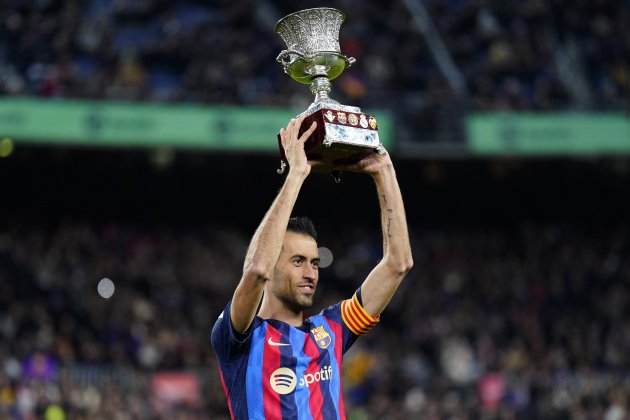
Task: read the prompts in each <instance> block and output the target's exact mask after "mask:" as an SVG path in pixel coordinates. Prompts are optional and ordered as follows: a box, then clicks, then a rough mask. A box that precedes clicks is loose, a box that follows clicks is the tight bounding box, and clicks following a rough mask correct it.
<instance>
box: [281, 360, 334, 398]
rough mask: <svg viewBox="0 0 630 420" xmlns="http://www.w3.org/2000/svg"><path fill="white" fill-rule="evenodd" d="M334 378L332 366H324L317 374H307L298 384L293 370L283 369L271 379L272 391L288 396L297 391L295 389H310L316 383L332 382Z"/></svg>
mask: <svg viewBox="0 0 630 420" xmlns="http://www.w3.org/2000/svg"><path fill="white" fill-rule="evenodd" d="M332 377H333V368H332V366H331V365H328V366H324V367H323V368H321V369H320V370H319V371H317V372H313V373H306V374H304V376H302V377H301V378H300V381H299V382H298V380H297V377H296V376H295V372H293V370H291V369H289V368H286V367H281V368H278V369H276V370H275V371H274V372H273V373H272V374H271V377H270V378H269V384H270V385H271V389H273V390H274V391H276V392H277V393H278V394H280V395H286V394H289V393H291V392H293V391H294V390H295V388H308V387H310V386H311V384H313V383H315V382H322V381H330V380H331V379H332Z"/></svg>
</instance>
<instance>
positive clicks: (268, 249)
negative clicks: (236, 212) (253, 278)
mask: <svg viewBox="0 0 630 420" xmlns="http://www.w3.org/2000/svg"><path fill="white" fill-rule="evenodd" d="M304 179H305V176H303V175H300V174H296V173H292V172H289V174H288V175H287V178H286V180H285V182H284V185H283V186H282V188H281V190H280V192H279V193H278V195H277V196H276V198H275V200H274V201H273V203H272V205H271V207H270V208H269V210H268V211H267V213H266V214H265V216H264V217H263V220H262V222H261V223H260V225H259V226H258V228H257V229H256V232H255V233H254V236H253V237H252V240H251V242H250V245H249V249H248V251H247V255H246V256H245V264H244V266H243V271H244V272H248V271H253V272H254V273H256V275H259V276H261V277H262V278H264V279H268V278H269V276H270V275H271V270H273V267H274V265H275V264H276V261H277V260H278V256H279V255H280V250H281V247H282V240H283V238H284V234H285V231H286V227H287V224H288V222H289V218H290V217H291V212H292V211H293V207H294V205H295V202H296V200H297V197H298V194H299V192H300V188H301V187H302V184H303V183H304Z"/></svg>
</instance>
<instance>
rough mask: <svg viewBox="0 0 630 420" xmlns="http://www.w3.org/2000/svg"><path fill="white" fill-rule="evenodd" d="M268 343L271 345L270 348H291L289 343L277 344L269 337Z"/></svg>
mask: <svg viewBox="0 0 630 420" xmlns="http://www.w3.org/2000/svg"><path fill="white" fill-rule="evenodd" d="M267 343H269V345H270V346H290V345H291V344H287V343H276V342H275V341H273V340H272V339H271V337H269V340H267Z"/></svg>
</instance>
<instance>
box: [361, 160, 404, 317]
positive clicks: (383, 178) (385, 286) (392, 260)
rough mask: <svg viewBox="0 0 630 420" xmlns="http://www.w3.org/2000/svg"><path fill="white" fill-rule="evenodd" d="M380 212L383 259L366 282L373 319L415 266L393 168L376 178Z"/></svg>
mask: <svg viewBox="0 0 630 420" xmlns="http://www.w3.org/2000/svg"><path fill="white" fill-rule="evenodd" d="M373 177H374V181H375V183H376V191H377V193H378V199H379V203H380V209H381V230H382V232H383V259H382V260H381V262H380V263H378V265H377V266H376V267H374V269H373V270H372V272H370V274H369V275H368V277H367V278H366V279H365V281H364V282H363V285H362V286H361V293H362V294H361V296H362V299H363V308H364V309H365V310H366V311H367V312H368V313H369V314H371V315H378V314H380V313H381V312H382V311H383V310H384V309H385V307H386V306H387V304H388V303H389V301H390V300H391V298H392V296H393V295H394V293H395V292H396V290H397V289H398V286H399V285H400V282H401V281H402V280H403V278H404V277H405V275H406V274H407V272H408V271H409V270H410V269H411V267H412V265H413V259H412V256H411V245H410V243H409V233H408V232H407V220H406V216H405V208H404V206H403V201H402V196H401V194H400V188H399V187H398V181H397V180H396V173H395V171H394V168H393V167H392V166H391V165H387V166H386V167H385V168H383V169H381V170H379V171H378V172H376V173H375V174H374V175H373Z"/></svg>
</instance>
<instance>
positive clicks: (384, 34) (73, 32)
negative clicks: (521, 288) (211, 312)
mask: <svg viewBox="0 0 630 420" xmlns="http://www.w3.org/2000/svg"><path fill="white" fill-rule="evenodd" d="M424 3H425V4H426V7H427V9H428V11H429V13H430V15H431V17H432V19H433V21H434V23H435V27H436V29H437V30H438V32H439V34H440V35H441V37H442V38H443V40H444V43H445V45H446V47H447V50H448V51H449V52H450V55H451V56H452V58H453V60H454V62H455V64H456V66H457V68H458V69H459V71H460V72H461V76H462V77H463V80H464V81H465V86H463V89H462V90H461V91H460V92H455V91H453V88H452V87H451V85H450V84H449V83H447V80H446V79H445V78H444V77H443V76H442V75H441V73H440V71H439V68H438V66H436V64H435V61H434V59H433V58H432V56H431V53H430V48H428V45H427V42H425V38H424V36H423V35H422V33H421V32H420V30H419V29H418V28H417V27H416V26H415V23H414V18H413V17H412V14H411V13H410V11H409V10H408V9H407V8H406V6H405V5H404V2H388V1H384V0H379V1H373V2H370V3H369V6H368V5H364V3H363V2H360V1H357V0H341V1H339V2H337V3H335V6H336V7H338V8H340V9H342V10H343V11H345V12H346V14H347V16H348V19H347V23H346V24H345V25H344V26H343V27H342V30H341V45H342V47H341V50H342V52H344V53H345V54H347V55H348V56H355V57H356V58H358V60H359V61H358V63H357V65H356V66H355V67H354V68H352V69H351V70H349V71H346V72H345V73H344V74H343V75H342V76H341V78H340V80H339V81H337V82H335V83H334V90H335V92H334V94H333V95H334V96H335V97H336V98H337V99H339V100H342V103H351V104H353V105H359V106H366V107H370V106H373V107H391V106H394V107H397V108H399V109H406V110H407V112H409V113H412V114H415V115H416V117H417V116H419V115H425V114H426V112H429V111H430V110H431V109H433V108H434V107H435V106H437V105H440V104H448V103H452V102H453V101H454V100H455V99H456V97H463V98H465V100H466V103H467V106H469V107H471V108H473V109H482V110H493V109H519V110H548V109H557V108H571V107H576V106H581V107H584V106H589V105H590V106H593V107H594V106H597V107H599V108H601V107H607V108H610V107H614V108H618V107H627V106H628V100H627V98H628V97H629V93H630V90H629V89H630V63H629V59H628V57H630V36H629V35H628V31H627V28H628V23H629V22H630V5H629V4H628V2H627V1H616V0H597V1H592V0H578V1H574V2H570V7H567V5H568V3H567V2H566V1H561V0H554V1H542V0H529V1H524V2H520V1H518V2H517V1H510V2H499V1H492V0H450V1H447V2H444V1H437V0H431V1H427V2H424ZM317 6H321V4H319V3H316V2H312V1H274V2H272V1H239V2H232V1H226V0H215V1H211V2H208V1H200V0H198V1H195V0H185V1H178V2H169V1H166V0H38V1H30V0H2V1H1V2H0V34H1V36H0V92H2V93H3V94H5V95H36V96H43V97H64V98H66V97H69V98H90V99H117V100H120V99H122V100H142V101H184V102H200V103H221V104H242V105H263V106H268V105H277V106H287V105H299V106H300V107H303V106H304V104H306V103H308V102H310V100H311V99H310V93H308V89H307V88H306V86H300V85H298V84H297V83H296V82H294V81H291V80H290V79H289V77H288V76H287V75H285V74H283V72H282V69H281V67H280V66H279V65H278V64H277V63H276V62H275V57H276V55H277V54H278V53H279V52H280V50H281V49H283V48H285V46H284V45H283V43H282V41H281V40H280V38H279V37H278V36H277V35H276V34H275V33H274V32H273V25H274V23H275V21H276V20H277V19H279V18H280V17H282V16H284V15H286V14H288V13H291V12H294V11H296V10H300V9H302V8H308V7H317ZM408 108H410V109H408ZM423 110H424V111H426V112H425V113H422V112H420V111H423Z"/></svg>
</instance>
